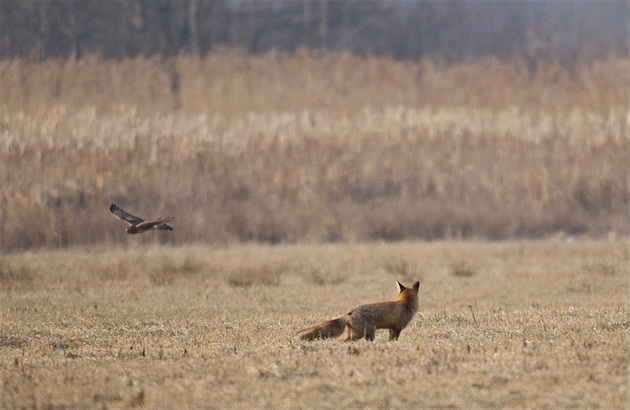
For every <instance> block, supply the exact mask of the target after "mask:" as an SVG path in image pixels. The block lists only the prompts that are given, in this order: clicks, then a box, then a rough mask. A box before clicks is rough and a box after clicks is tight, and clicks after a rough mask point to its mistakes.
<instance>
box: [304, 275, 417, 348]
mask: <svg viewBox="0 0 630 410" xmlns="http://www.w3.org/2000/svg"><path fill="white" fill-rule="evenodd" d="M396 283H397V284H398V290H399V291H398V297H397V298H396V301H393V302H380V303H371V304H369V305H361V306H357V307H355V308H354V309H352V310H351V311H350V312H348V314H347V315H345V316H342V317H339V318H337V319H332V320H329V321H327V322H324V323H322V324H319V325H316V326H313V327H309V328H308V329H304V330H302V331H301V332H299V333H298V337H299V338H300V339H302V340H313V339H317V338H321V339H326V338H330V337H337V336H339V335H341V334H342V333H343V331H344V329H345V331H346V335H347V337H346V341H349V340H351V341H355V340H359V339H361V338H363V337H365V339H366V340H370V341H371V340H374V336H375V334H376V330H377V329H389V340H390V341H391V340H398V336H400V332H401V331H402V330H403V329H404V328H405V327H406V326H407V325H408V324H409V322H411V319H413V317H414V316H415V314H416V313H417V312H418V289H419V288H420V282H416V283H414V285H413V286H412V287H410V288H406V287H405V286H403V285H401V284H400V282H396Z"/></svg>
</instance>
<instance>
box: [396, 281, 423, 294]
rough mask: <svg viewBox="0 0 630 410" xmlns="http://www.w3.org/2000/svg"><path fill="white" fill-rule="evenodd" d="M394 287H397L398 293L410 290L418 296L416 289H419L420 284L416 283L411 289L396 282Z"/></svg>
mask: <svg viewBox="0 0 630 410" xmlns="http://www.w3.org/2000/svg"><path fill="white" fill-rule="evenodd" d="M396 285H398V293H403V292H404V291H405V290H412V291H414V292H415V293H416V294H418V289H420V282H416V283H414V284H413V286H412V287H411V288H406V287H405V286H403V284H402V283H400V282H398V281H396Z"/></svg>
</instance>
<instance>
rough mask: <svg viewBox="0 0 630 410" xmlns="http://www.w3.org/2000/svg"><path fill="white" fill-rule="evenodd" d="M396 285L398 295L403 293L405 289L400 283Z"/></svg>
mask: <svg viewBox="0 0 630 410" xmlns="http://www.w3.org/2000/svg"><path fill="white" fill-rule="evenodd" d="M396 285H398V293H400V292H402V291H403V290H405V289H407V288H405V287H404V286H403V285H402V284H401V283H400V282H398V281H396Z"/></svg>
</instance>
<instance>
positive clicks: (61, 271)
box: [0, 233, 630, 409]
mask: <svg viewBox="0 0 630 410" xmlns="http://www.w3.org/2000/svg"><path fill="white" fill-rule="evenodd" d="M121 235H124V233H121ZM628 276H629V272H628V244H627V242H604V241H584V242H582V241H575V242H572V243H566V242H565V241H561V240H557V239H549V240H545V241H540V242H537V241H515V242H503V243H481V242H434V243H423V242H400V243H395V244H383V243H373V244H363V245H361V244H354V245H342V244H335V245H332V244H330V245H317V246H301V245H300V246H298V245H291V246H274V247H271V246H262V245H238V246H233V247H227V248H221V247H208V246H202V245H198V246H192V245H189V246H178V247H172V246H143V245H137V246H132V247H131V248H128V249H126V248H109V249H107V248H103V249H91V250H82V249H78V248H75V249H68V250H59V251H39V252H24V253H12V254H4V255H2V256H0V298H1V299H2V305H1V309H2V310H1V312H0V315H1V316H0V319H1V323H2V327H1V333H0V380H1V382H2V389H1V393H0V408H130V407H137V408H182V407H187V408H221V409H224V408H305V409H306V408H314V407H316V408H461V409H464V408H466V409H468V408H528V409H529V408H531V409H540V408H605V409H622V408H627V406H628V399H629V397H628V361H629V357H630V348H629V347H628V346H629V343H628V342H629V341H628V331H629V315H630V308H629V302H628V300H629V299H628V293H629V292H628ZM396 280H399V281H401V282H403V283H406V284H408V285H410V284H411V283H413V281H415V280H420V282H421V287H420V314H419V315H418V317H417V318H416V319H415V321H413V322H412V324H411V325H410V327H409V328H407V329H405V330H404V331H403V332H402V334H401V336H400V340H399V341H398V342H391V343H390V342H387V341H386V334H385V333H384V332H383V333H377V337H376V340H375V341H374V342H373V343H368V342H366V341H365V340H361V341H359V342H356V343H344V342H343V341H342V340H341V339H334V340H325V341H314V342H300V341H298V340H296V339H295V338H294V335H295V333H296V332H297V331H298V330H300V329H302V328H304V327H307V326H310V325H312V324H315V323H318V322H320V321H323V320H325V319H330V318H332V317H335V316H337V315H339V314H343V313H344V312H347V310H349V308H351V307H353V306H355V305H358V304H364V303H368V302H376V301H383V300H391V299H393V297H394V296H395V292H396V291H395V281H396Z"/></svg>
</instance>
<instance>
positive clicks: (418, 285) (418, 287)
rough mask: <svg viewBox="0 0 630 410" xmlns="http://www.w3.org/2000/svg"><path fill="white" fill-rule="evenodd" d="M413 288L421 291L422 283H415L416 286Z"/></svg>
mask: <svg viewBox="0 0 630 410" xmlns="http://www.w3.org/2000/svg"><path fill="white" fill-rule="evenodd" d="M413 288H414V289H415V290H418V289H420V282H416V283H414V284H413Z"/></svg>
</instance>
